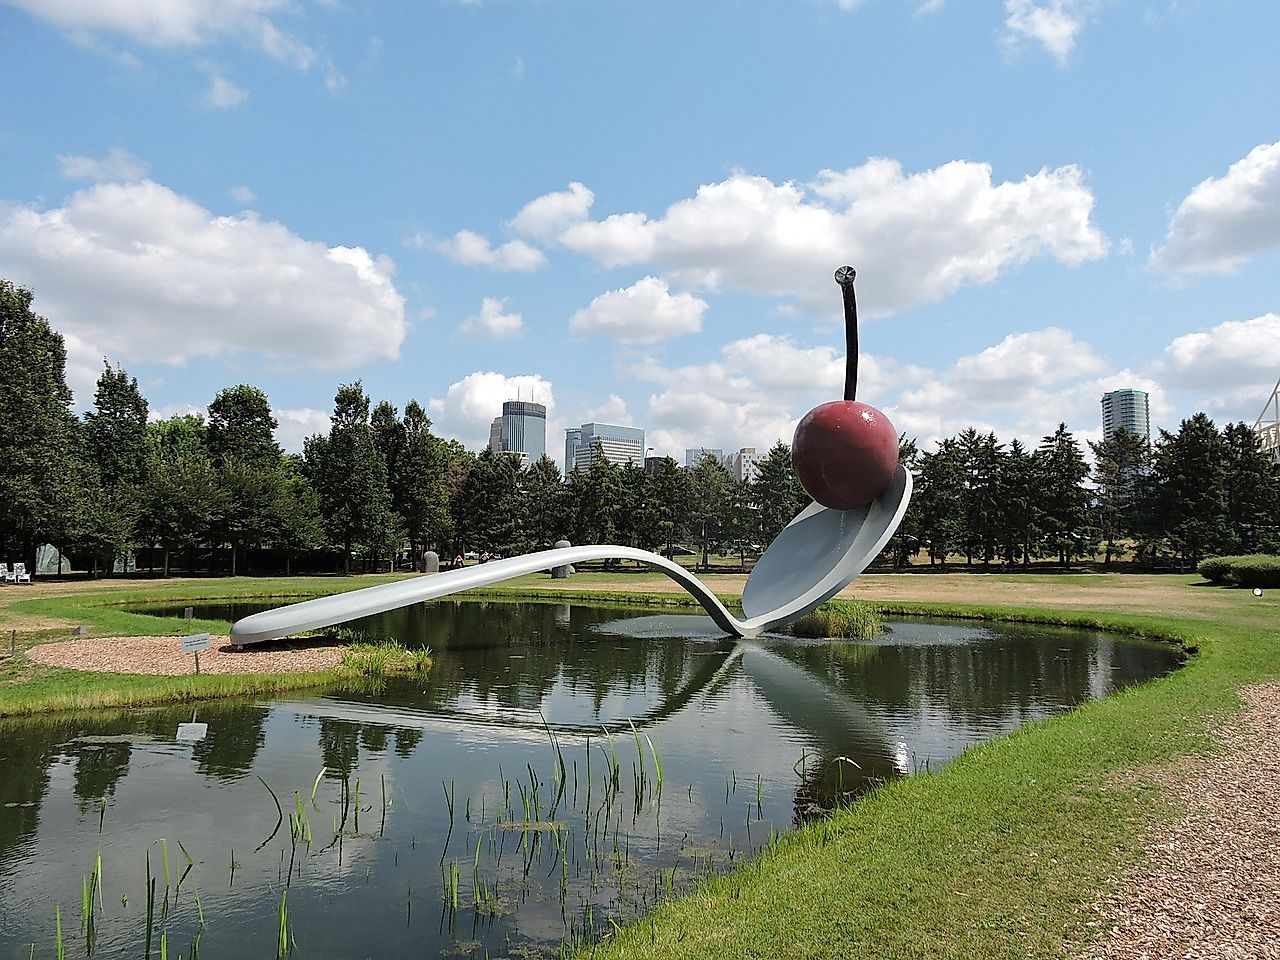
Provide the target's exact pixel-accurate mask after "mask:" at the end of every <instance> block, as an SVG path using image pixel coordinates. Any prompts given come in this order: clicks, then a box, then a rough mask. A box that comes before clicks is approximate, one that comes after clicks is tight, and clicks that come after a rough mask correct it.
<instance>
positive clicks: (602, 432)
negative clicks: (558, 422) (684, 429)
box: [564, 423, 645, 476]
mask: <svg viewBox="0 0 1280 960" xmlns="http://www.w3.org/2000/svg"><path fill="white" fill-rule="evenodd" d="M597 442H598V443H599V445H600V450H601V452H602V453H603V454H604V458H605V459H606V460H608V461H609V462H610V463H618V464H627V463H634V464H635V465H636V466H640V465H641V464H643V463H644V453H645V447H644V430H642V429H641V428H640V427H623V426H619V425H618V424H613V423H584V424H583V425H582V426H580V427H570V428H569V429H567V430H565V432H564V472H565V475H566V476H568V475H569V474H570V473H573V471H575V470H588V469H590V467H591V464H592V463H593V462H594V461H595V457H596V449H595V448H596V443H597Z"/></svg>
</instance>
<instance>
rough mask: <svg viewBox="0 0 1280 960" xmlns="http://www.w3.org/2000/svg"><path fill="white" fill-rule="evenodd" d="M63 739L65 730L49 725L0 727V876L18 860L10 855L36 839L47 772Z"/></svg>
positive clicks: (46, 787) (28, 724)
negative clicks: (0, 772) (0, 768)
mask: <svg viewBox="0 0 1280 960" xmlns="http://www.w3.org/2000/svg"><path fill="white" fill-rule="evenodd" d="M65 737H66V729H65V728H60V727H57V726H54V725H52V724H39V723H37V724H33V723H23V724H20V725H13V726H9V725H3V726H0V763H3V766H4V776H3V777H0V876H3V875H5V874H6V873H8V872H9V871H10V870H11V869H12V868H13V866H14V865H15V864H16V863H17V862H18V861H19V859H20V858H18V857H15V856H12V855H11V853H10V851H12V850H15V849H17V848H19V847H21V846H23V845H24V844H26V843H30V842H32V841H33V840H34V839H35V836H36V831H37V830H38V829H39V826H40V804H41V802H42V801H43V800H44V795H45V791H46V790H48V789H49V768H50V766H51V765H52V764H53V761H54V760H55V759H56V758H57V757H58V756H59V754H60V752H61V751H60V749H59V748H60V746H61V743H62V741H63V740H64V739H65Z"/></svg>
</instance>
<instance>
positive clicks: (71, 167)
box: [57, 147, 147, 183]
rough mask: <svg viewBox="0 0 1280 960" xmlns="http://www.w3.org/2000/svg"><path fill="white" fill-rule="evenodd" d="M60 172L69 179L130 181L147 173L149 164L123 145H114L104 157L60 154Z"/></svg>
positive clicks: (142, 177) (98, 181) (140, 178)
mask: <svg viewBox="0 0 1280 960" xmlns="http://www.w3.org/2000/svg"><path fill="white" fill-rule="evenodd" d="M57 160H58V172H59V173H60V174H62V175H63V176H64V177H66V178H67V179H68V180H92V181H94V182H95V183H101V182H102V181H105V180H113V181H116V182H117V183H128V182H130V181H134V180H142V179H144V178H145V177H146V175H147V164H146V162H145V161H143V160H139V159H138V158H137V157H135V156H134V155H133V154H131V153H130V152H129V151H128V150H125V149H124V148H123V147H112V148H111V149H110V150H108V151H107V155H106V156H105V157H103V158H102V159H100V160H99V159H96V158H94V157H86V156H81V155H79V154H71V155H68V154H62V153H60V154H58V157H57Z"/></svg>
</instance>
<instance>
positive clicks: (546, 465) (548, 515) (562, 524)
mask: <svg viewBox="0 0 1280 960" xmlns="http://www.w3.org/2000/svg"><path fill="white" fill-rule="evenodd" d="M520 497H521V501H522V504H523V508H522V510H521V513H522V514H523V516H524V517H525V529H526V532H527V534H528V538H529V541H530V543H531V544H532V547H533V549H535V550H547V549H550V548H551V547H553V546H555V543H556V541H557V540H561V539H563V538H564V537H565V536H567V535H568V532H569V521H568V518H567V517H566V516H565V507H566V505H567V499H568V494H567V491H566V490H565V486H564V483H563V482H562V481H561V479H560V468H559V467H557V466H556V462H555V461H554V460H552V459H551V458H550V457H548V456H546V455H545V454H544V455H543V456H541V457H539V458H538V459H537V460H535V461H534V462H533V463H531V464H530V465H529V469H527V470H526V471H524V474H523V475H522V476H521V478H520Z"/></svg>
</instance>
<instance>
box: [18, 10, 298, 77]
mask: <svg viewBox="0 0 1280 960" xmlns="http://www.w3.org/2000/svg"><path fill="white" fill-rule="evenodd" d="M4 2H6V3H9V4H10V5H12V6H15V7H17V8H19V9H21V10H26V11H27V12H28V13H30V14H32V15H33V16H36V17H39V18H40V19H42V20H45V21H47V22H49V23H52V24H53V25H55V26H57V27H60V28H62V29H64V30H67V31H68V32H70V33H71V34H72V35H73V36H78V35H88V36H93V35H97V34H117V35H122V36H125V37H128V38H129V39H131V40H134V41H136V42H138V43H141V44H144V45H146V46H149V47H157V48H179V49H194V48H197V47H203V46H207V45H209V44H211V43H214V42H216V41H218V40H222V39H224V38H234V39H238V40H241V41H242V42H245V43H247V44H249V45H251V46H254V47H257V48H258V49H260V50H262V51H263V52H264V53H266V54H268V55H269V56H271V57H274V58H275V59H277V60H281V61H283V62H285V63H289V64H291V65H293V66H296V67H298V68H299V69H303V70H305V69H307V68H308V67H310V66H311V64H312V62H313V61H314V60H315V58H316V52H315V51H314V50H312V49H311V48H310V47H308V46H307V45H306V44H304V43H302V42H301V41H300V40H297V39H296V38H294V37H292V36H290V35H289V34H287V33H285V32H284V31H283V30H281V29H280V28H279V27H278V26H277V25H276V23H275V21H274V19H273V17H274V16H275V15H277V14H280V13H287V12H289V11H290V10H292V9H293V7H294V4H293V3H292V0H181V2H174V0H4Z"/></svg>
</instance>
